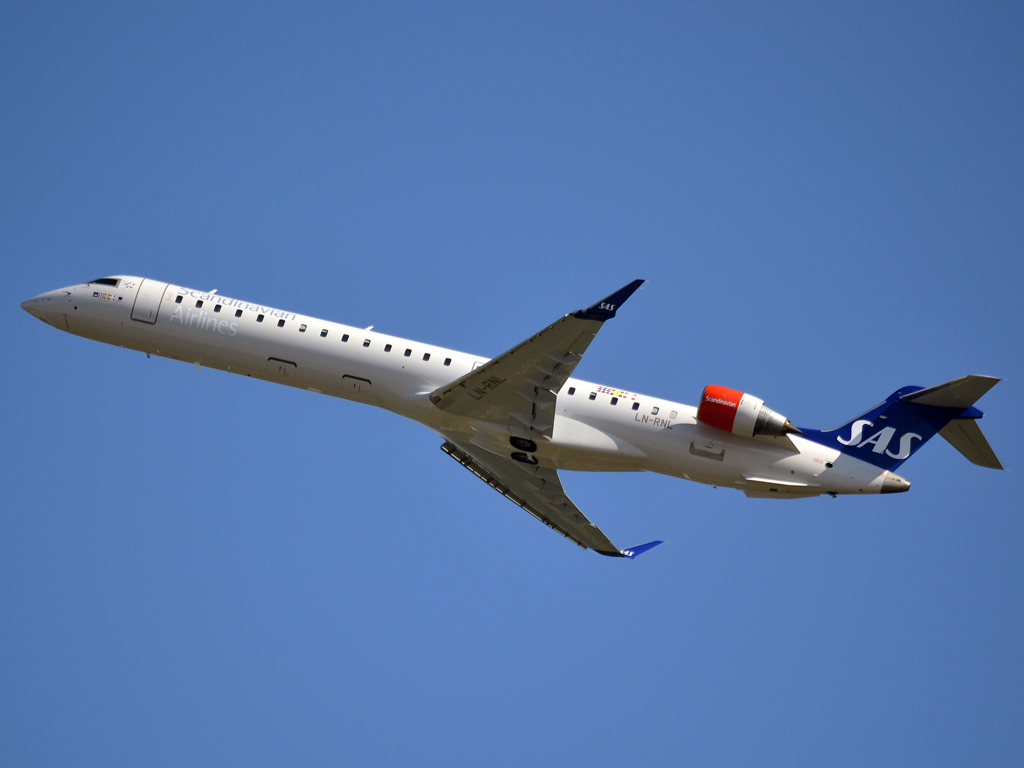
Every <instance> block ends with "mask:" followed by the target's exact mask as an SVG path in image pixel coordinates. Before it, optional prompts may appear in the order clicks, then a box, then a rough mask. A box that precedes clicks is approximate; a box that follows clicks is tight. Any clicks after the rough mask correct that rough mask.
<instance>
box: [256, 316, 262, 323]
mask: <svg viewBox="0 0 1024 768" xmlns="http://www.w3.org/2000/svg"><path fill="white" fill-rule="evenodd" d="M256 322H257V323H262V322H263V315H256Z"/></svg>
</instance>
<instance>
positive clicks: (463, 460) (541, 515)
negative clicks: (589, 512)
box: [441, 441, 662, 558]
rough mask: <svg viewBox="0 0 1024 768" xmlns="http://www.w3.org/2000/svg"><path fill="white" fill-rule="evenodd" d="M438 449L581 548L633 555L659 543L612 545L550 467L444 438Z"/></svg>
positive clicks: (617, 554)
mask: <svg viewBox="0 0 1024 768" xmlns="http://www.w3.org/2000/svg"><path fill="white" fill-rule="evenodd" d="M441 450H442V451H444V452H445V453H447V454H448V455H449V456H451V457H452V458H453V459H455V460H456V461H457V462H459V463H460V464H461V465H462V466H464V467H465V468H466V469H468V470H469V471H470V472H472V473H473V474H474V475H476V476H477V477H479V478H480V479H481V480H483V481H484V482H485V483H487V484H488V485H489V486H491V488H493V489H494V490H496V491H497V492H498V493H500V494H501V495H503V496H505V497H506V498H507V499H509V500H510V501H513V502H515V503H516V504H518V505H519V506H520V507H522V508H523V509H525V510H526V511H527V512H529V513H530V514H531V515H533V516H534V517H535V518H537V519H538V520H540V521H541V522H542V523H544V525H546V526H548V527H549V528H552V529H554V530H556V531H558V532H559V533H560V534H562V535H563V536H565V538H567V539H569V541H572V542H574V543H576V544H578V545H579V546H581V547H583V548H584V549H593V550H594V551H595V552H597V553H599V554H602V555H607V556H608V557H629V558H633V557H636V556H637V555H639V554H642V553H644V552H646V551H647V550H648V549H651V548H652V547H656V546H658V545H659V544H661V543H662V542H660V541H652V542H650V543H648V544H641V545H640V546H638V547H632V548H630V549H619V548H618V547H616V546H615V545H614V544H612V541H611V539H609V538H608V537H607V536H606V535H605V534H604V531H602V530H601V529H600V528H598V527H597V526H596V525H594V524H593V523H592V522H590V521H589V520H588V519H587V516H586V515H584V514H583V513H582V512H580V510H579V507H577V506H576V505H575V504H573V503H572V499H570V498H569V497H568V496H566V495H565V491H564V490H563V489H562V482H561V480H559V478H558V473H557V472H556V471H555V470H553V469H547V468H545V467H539V466H536V465H529V464H520V463H518V462H515V461H512V460H511V459H506V458H503V457H501V456H497V455H495V454H492V453H487V452H485V451H482V450H480V449H478V448H476V447H475V446H470V445H463V444H456V443H453V442H451V441H446V442H445V443H444V444H443V445H442V446H441Z"/></svg>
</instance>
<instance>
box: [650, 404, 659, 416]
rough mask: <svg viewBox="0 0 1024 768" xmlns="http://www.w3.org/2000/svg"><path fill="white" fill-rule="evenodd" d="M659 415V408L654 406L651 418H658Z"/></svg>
mask: <svg viewBox="0 0 1024 768" xmlns="http://www.w3.org/2000/svg"><path fill="white" fill-rule="evenodd" d="M657 415H658V406H654V407H653V408H651V416H657Z"/></svg>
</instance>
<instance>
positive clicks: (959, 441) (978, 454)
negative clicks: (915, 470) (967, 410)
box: [939, 379, 1003, 469]
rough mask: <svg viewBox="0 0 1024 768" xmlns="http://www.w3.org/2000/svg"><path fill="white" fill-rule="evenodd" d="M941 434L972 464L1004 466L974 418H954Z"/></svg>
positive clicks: (999, 467) (991, 467)
mask: <svg viewBox="0 0 1024 768" xmlns="http://www.w3.org/2000/svg"><path fill="white" fill-rule="evenodd" d="M996 381H998V379H996ZM939 434H940V435H942V436H943V437H944V438H946V442H948V443H949V444H950V445H952V446H953V447H954V448H956V449H957V450H958V451H960V453H962V454H963V455H964V458H966V459H967V460H968V461H969V462H971V463H972V464H977V465H978V466H979V467H988V468H989V469H1002V468H1003V465H1002V464H1000V463H999V459H998V458H997V457H996V452H995V451H993V450H992V446H991V445H989V444H988V440H986V439H985V435H984V434H983V433H982V431H981V427H979V426H978V422H977V421H975V420H974V419H953V420H952V421H951V422H949V424H947V425H946V426H944V427H943V428H942V429H940V430H939Z"/></svg>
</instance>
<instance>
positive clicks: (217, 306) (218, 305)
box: [213, 304, 224, 312]
mask: <svg viewBox="0 0 1024 768" xmlns="http://www.w3.org/2000/svg"><path fill="white" fill-rule="evenodd" d="M222 306H224V305H223V304H217V305H215V306H214V308H213V311H214V312H220V310H221V307H222Z"/></svg>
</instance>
